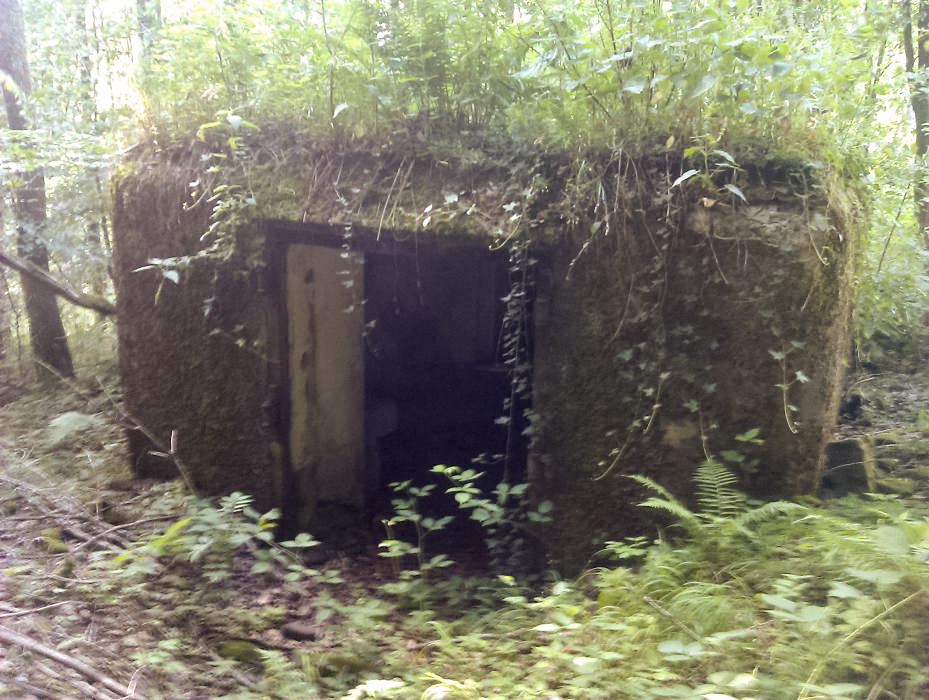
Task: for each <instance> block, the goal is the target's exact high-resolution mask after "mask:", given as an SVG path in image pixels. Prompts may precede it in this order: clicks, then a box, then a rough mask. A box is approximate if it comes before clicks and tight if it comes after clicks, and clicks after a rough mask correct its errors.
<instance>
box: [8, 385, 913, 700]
mask: <svg viewBox="0 0 929 700" xmlns="http://www.w3.org/2000/svg"><path fill="white" fill-rule="evenodd" d="M107 376H112V375H111V374H109V373H108V374H107ZM853 391H854V392H855V393H856V394H857V395H860V396H861V397H862V404H861V407H860V412H856V413H855V415H854V417H853V420H850V421H849V422H847V424H846V425H843V426H841V428H840V430H839V431H838V436H839V437H849V436H862V435H865V436H870V437H871V439H872V440H873V442H874V443H875V445H876V449H877V461H878V477H879V483H881V484H883V486H881V488H889V489H891V490H895V491H897V492H900V493H902V494H903V495H904V496H905V497H907V498H914V499H918V500H923V501H924V500H925V499H926V498H927V497H929V371H927V370H925V369H923V370H921V371H919V372H913V371H908V372H903V371H895V372H890V371H888V372H879V371H862V372H861V373H860V374H859V375H858V376H857V377H856V379H855V382H854V385H853ZM117 397H118V390H117V389H116V388H115V387H114V386H112V384H111V383H108V382H106V381H100V380H98V379H90V380H84V381H80V382H73V383H68V384H62V385H59V386H58V387H56V388H54V389H46V390H43V391H20V392H19V396H18V397H17V398H15V400H10V401H8V402H7V403H6V404H5V405H3V406H0V698H21V699H22V698H38V699H43V698H54V699H62V698H100V699H108V698H123V697H138V698H150V699H154V698H189V699H192V698H209V697H218V696H224V695H226V696H233V695H235V696H236V697H260V695H248V692H249V689H250V688H251V689H255V688H257V686H256V682H257V679H258V678H259V677H260V674H258V673H257V672H255V668H256V667H258V666H260V665H261V663H262V661H264V662H267V659H262V658H261V656H260V655H259V654H258V651H257V650H260V649H265V650H267V649H271V650H278V651H281V652H282V653H283V654H285V655H287V656H288V657H289V656H292V655H293V652H294V651H295V650H300V651H302V652H303V655H304V658H305V659H313V660H314V661H313V663H314V664H315V668H316V672H317V673H319V674H322V675H329V676H331V677H333V678H334V679H335V678H336V677H338V676H345V677H346V678H350V677H351V676H353V675H357V676H358V677H359V678H361V677H364V675H365V674H364V671H365V668H366V667H370V666H371V665H372V664H377V663H380V662H379V660H382V659H383V658H384V657H385V655H388V654H390V655H392V656H393V657H394V659H395V660H396V661H397V663H410V664H415V663H416V662H417V660H418V659H421V658H425V657H427V656H428V644H429V641H428V639H426V638H419V637H417V636H416V635H415V634H408V633H404V632H399V631H396V629H395V631H393V632H390V633H384V634H382V635H381V638H380V639H375V640H372V639H371V638H364V639H362V638H360V637H359V636H357V634H356V633H355V631H354V630H358V629H362V628H363V626H364V625H365V618H367V619H370V620H374V619H379V620H381V619H384V617H385V616H387V619H386V623H387V626H386V627H385V628H384V629H390V619H389V616H390V615H396V614H401V613H398V611H397V608H396V607H393V608H389V609H388V608H386V607H384V606H382V605H381V603H380V602H379V591H380V590H381V589H382V588H383V587H384V586H385V584H389V583H390V582H392V581H396V579H397V572H396V571H395V570H394V568H393V566H392V562H391V561H390V560H387V559H384V558H382V557H380V556H378V550H377V547H376V543H375V544H372V545H371V546H368V547H362V548H355V549H354V550H353V551H352V552H351V553H344V552H339V551H336V550H329V551H327V553H326V556H325V557H319V559H320V561H317V562H315V563H314V564H313V566H315V567H316V571H315V574H314V575H313V576H312V577H310V578H306V577H303V578H301V580H300V582H299V585H295V584H294V583H292V582H289V581H287V580H286V578H285V577H284V576H282V575H276V574H273V573H267V572H262V571H259V572H257V573H255V572H253V571H252V568H253V565H254V563H255V561H256V556H258V554H257V553H256V550H255V549H251V550H248V549H247V548H245V549H243V548H240V549H238V550H237V551H238V552H239V554H238V556H237V557H236V559H235V560H234V561H227V562H225V563H224V562H222V561H219V560H217V559H216V558H215V557H214V558H213V559H210V558H209V556H206V557H204V559H203V560H202V562H201V563H200V565H195V564H191V563H189V562H185V561H180V562H179V563H178V564H177V565H176V566H173V567H170V568H164V567H160V566H159V565H158V563H157V560H158V558H159V555H163V554H166V553H167V554H170V553H171V552H172V551H174V553H175V554H179V555H180V554H183V555H187V556H188V558H189V556H190V555H191V554H192V552H194V551H195V550H196V548H197V546H199V545H201V544H202V545H203V547H204V548H208V547H209V545H210V544H212V543H213V540H211V539H210V538H211V537H212V536H215V533H212V534H211V533H210V532H209V528H210V527H212V526H211V521H210V517H211V516H209V515H208V514H204V513H201V515H200V516H195V520H196V517H200V518H201V519H202V522H201V523H199V525H198V523H196V522H194V523H193V524H192V525H191V524H190V523H189V522H188V528H189V530H188V532H192V533H194V535H197V533H199V535H198V536H199V537H200V540H197V539H196V537H194V539H193V540H190V539H188V540H184V541H181V540H179V539H175V540H171V539H170V537H168V536H166V535H164V533H165V528H166V527H168V526H169V524H170V523H172V522H176V521H177V519H178V518H180V517H182V516H184V515H185V514H186V515H187V516H188V517H189V516H190V511H189V509H187V501H186V500H185V499H186V495H185V494H184V492H183V487H182V486H181V484H179V483H158V482H138V481H133V480H132V479H131V478H130V473H129V469H128V465H127V463H126V457H125V444H124V425H123V424H124V420H123V417H122V416H121V415H120V412H119V409H118V398H117ZM198 526H199V527H200V530H197V527H198ZM253 526H254V524H253ZM243 532H246V533H252V534H253V533H254V529H253V530H249V529H248V528H247V527H246V528H245V530H243ZM140 541H141V542H148V543H149V544H148V545H147V546H145V547H142V548H139V547H138V546H137V545H133V544H132V543H134V542H135V543H138V542H140ZM179 542H180V544H178V543H179ZM172 546H176V549H175V550H172V549H171V547H172ZM233 548H234V543H233ZM127 551H132V552H134V554H133V555H132V556H123V557H122V558H121V559H120V555H119V553H120V552H127ZM309 551H312V550H309ZM114 558H115V559H116V561H117V564H116V565H115V566H114V565H113V564H112V562H113V561H114ZM178 558H179V559H183V557H181V556H178ZM203 562H207V563H209V564H210V566H211V567H212V569H211V568H210V566H207V567H204V566H202V564H203ZM459 573H461V574H463V579H467V577H468V576H469V574H470V573H471V572H470V571H469V570H468V568H467V567H464V568H462V569H461V570H460V571H459ZM211 576H212V577H213V578H214V579H215V580H213V581H210V580H209V577H211ZM205 577H206V578H205ZM334 622H339V623H344V624H333V623H334ZM404 634H406V636H404ZM401 657H402V658H401ZM265 670H267V667H266V668H265ZM378 670H379V671H381V672H382V671H384V669H383V668H381V669H378ZM346 682H347V681H344V680H338V681H336V680H334V681H333V687H342V688H345V687H348V688H351V687H352V686H351V684H350V683H349V684H348V685H345V683H346ZM323 685H325V683H323ZM240 692H241V693H243V694H242V695H236V693H240ZM343 692H344V691H340V692H336V691H335V690H333V694H332V695H329V696H326V697H333V698H334V697H343ZM301 697H303V696H301ZM344 697H366V696H365V695H354V696H348V695H345V696H344Z"/></svg>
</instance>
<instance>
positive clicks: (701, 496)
mask: <svg viewBox="0 0 929 700" xmlns="http://www.w3.org/2000/svg"><path fill="white" fill-rule="evenodd" d="M694 481H695V482H696V484H697V501H698V502H699V503H700V509H701V510H702V511H704V512H705V513H706V514H707V515H710V516H713V517H718V518H735V517H737V516H739V515H740V514H742V513H744V512H745V509H746V504H745V494H743V493H742V492H741V491H739V490H738V489H736V488H734V487H733V485H734V484H735V483H736V482H737V481H738V479H736V476H735V474H733V473H732V472H731V471H730V470H729V469H728V468H727V467H726V466H725V465H724V464H722V463H721V462H717V461H716V460H715V459H713V458H712V457H708V458H707V459H706V461H705V462H704V463H703V464H701V465H700V466H699V467H697V471H696V473H695V474H694Z"/></svg>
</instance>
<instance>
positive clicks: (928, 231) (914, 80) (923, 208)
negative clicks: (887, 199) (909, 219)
mask: <svg viewBox="0 0 929 700" xmlns="http://www.w3.org/2000/svg"><path fill="white" fill-rule="evenodd" d="M916 34H917V37H916V40H915V42H914V40H913V7H912V3H911V2H910V0H904V1H903V51H904V54H905V56H906V72H907V74H908V75H909V76H910V104H911V105H912V107H913V117H914V118H915V120H916V165H917V168H916V182H915V183H914V190H913V195H914V200H915V202H916V221H917V223H918V224H919V232H920V235H921V236H922V240H923V245H924V246H925V247H926V248H929V174H927V172H926V153H927V151H929V2H927V1H926V0H920V2H919V7H918V9H917V11H916Z"/></svg>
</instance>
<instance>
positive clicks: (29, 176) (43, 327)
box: [0, 0, 74, 377]
mask: <svg viewBox="0 0 929 700" xmlns="http://www.w3.org/2000/svg"><path fill="white" fill-rule="evenodd" d="M0 70H3V71H5V72H6V73H7V75H9V76H10V78H12V80H13V83H14V84H15V85H16V87H17V88H18V90H19V94H15V93H14V92H12V91H11V90H7V89H6V88H4V89H3V101H4V104H5V105H6V116H7V124H8V126H9V128H10V129H11V130H15V131H26V130H27V129H28V128H29V124H28V121H27V120H26V116H25V114H24V113H23V110H22V105H21V102H22V100H21V97H22V96H23V95H28V94H29V93H30V92H31V88H32V86H31V83H30V81H29V66H28V63H27V62H26V39H25V29H24V27H23V15H22V8H21V7H20V5H19V0H0ZM19 178H20V180H21V184H19V185H17V186H16V187H14V188H13V216H14V217H15V221H16V249H17V252H18V253H19V256H20V257H22V258H23V259H25V260H28V261H29V262H31V263H33V264H34V265H36V266H37V267H38V268H39V269H41V270H43V271H46V272H47V271H48V249H47V248H46V247H45V242H44V240H45V230H46V221H47V218H46V217H47V213H46V209H45V176H44V175H43V174H42V171H41V170H31V171H28V172H25V173H21V174H20V175H19ZM21 284H22V288H23V296H24V298H25V300H26V314H27V315H28V317H29V329H30V338H31V344H32V352H33V354H34V357H35V360H36V362H37V365H38V366H39V367H41V368H43V369H42V370H40V373H43V374H44V373H46V372H47V371H49V370H51V371H52V372H53V373H57V374H60V375H63V376H66V377H71V376H73V375H74V365H73V364H72V361H71V352H70V351H69V350H68V341H67V338H66V337H65V331H64V326H63V324H62V322H61V313H60V311H59V309H58V301H57V299H56V297H55V295H54V294H53V293H52V292H50V291H49V290H48V289H47V288H46V287H44V286H43V285H40V284H38V283H37V282H36V281H35V280H34V279H32V278H31V277H29V276H28V275H23V276H22V277H21Z"/></svg>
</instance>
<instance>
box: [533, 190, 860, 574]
mask: <svg viewBox="0 0 929 700" xmlns="http://www.w3.org/2000/svg"><path fill="white" fill-rule="evenodd" d="M835 187H838V186H837V185H835ZM754 198H757V199H758V201H759V202H760V203H759V204H753V205H748V206H745V205H743V206H739V207H735V206H728V205H727V206H722V205H720V203H719V202H714V201H706V200H703V201H696V202H693V203H692V204H691V205H690V207H689V208H686V209H685V210H682V211H680V212H679V215H678V217H677V222H678V226H677V227H676V228H674V227H672V226H669V225H668V219H667V216H665V215H662V216H655V217H654V218H648V217H641V218H640V219H639V220H638V222H637V224H636V226H635V227H634V228H632V229H630V231H629V232H628V233H627V235H626V238H625V240H622V239H614V240H608V239H602V238H601V239H599V240H597V241H594V242H593V243H592V244H591V246H590V247H589V249H588V250H587V251H586V252H585V254H584V255H583V256H581V257H580V258H577V257H573V256H572V255H571V254H570V251H568V250H563V252H562V255H561V256H559V257H557V258H556V261H555V264H554V270H553V275H552V277H551V283H550V285H549V288H548V289H546V290H544V291H543V292H541V293H540V301H539V306H540V312H539V316H538V319H537V338H536V358H535V383H534V387H535V394H534V397H535V406H534V408H535V411H536V412H537V414H538V426H537V431H536V436H537V437H536V441H535V447H534V450H533V453H532V461H531V465H530V481H531V482H532V485H533V487H534V490H535V493H536V495H537V498H539V499H542V498H545V499H549V500H551V501H552V502H553V503H554V506H555V508H554V523H553V525H552V526H551V527H550V528H549V529H548V531H546V532H545V535H544V536H545V539H546V542H547V544H548V547H549V551H550V553H551V554H552V555H553V560H554V563H555V564H556V566H557V567H558V568H560V569H562V570H565V571H577V570H579V569H580V568H582V567H583V566H584V565H585V564H586V563H587V562H588V559H589V557H590V556H591V555H592V554H593V553H594V552H595V551H596V549H597V548H598V546H599V545H600V543H602V542H603V541H604V540H606V539H618V538H621V537H623V536H626V535H630V534H635V533H642V532H652V533H654V532H655V529H654V526H655V524H656V523H655V521H654V514H653V512H652V511H648V510H646V509H643V508H640V507H638V505H637V504H638V503H639V502H641V501H642V500H643V499H644V497H645V496H646V494H645V493H643V492H642V490H641V488H639V487H638V486H637V484H636V483H635V482H633V481H632V480H630V479H628V478H627V475H629V474H644V475H647V476H649V477H651V478H653V479H655V480H656V481H657V482H659V483H661V484H663V485H665V486H666V487H668V488H669V489H671V491H672V492H673V493H675V494H676V495H677V496H678V497H679V498H681V499H682V500H684V501H685V502H686V503H688V504H689V505H691V506H693V507H695V506H696V505H697V504H696V503H695V500H694V498H693V482H692V475H693V472H694V470H695V469H696V467H697V466H698V465H699V464H700V463H701V462H703V461H704V460H705V459H706V458H707V457H708V456H712V457H713V458H714V459H717V460H719V461H722V462H724V463H726V464H727V465H728V466H729V467H730V468H731V469H732V470H733V471H734V472H735V473H736V474H738V475H739V477H740V479H741V484H742V487H743V488H744V489H745V490H747V491H748V492H749V493H750V494H751V495H753V496H756V497H759V498H763V499H776V498H789V497H793V496H799V495H802V494H813V493H816V492H817V491H818V488H819V482H820V477H821V472H822V459H823V449H824V446H825V444H826V442H827V441H828V440H829V439H830V437H831V434H832V430H833V428H834V426H835V422H836V419H837V408H838V400H839V395H840V391H841V387H842V378H843V376H844V372H845V360H846V357H847V355H848V348H849V347H850V345H849V343H850V304H851V301H850V280H851V278H850V274H849V273H850V270H851V266H852V265H853V263H854V258H855V243H856V241H857V237H858V231H857V228H856V224H855V219H856V216H857V215H858V212H857V211H855V210H854V205H853V200H852V199H851V198H849V197H848V196H846V195H845V194H844V193H843V196H842V197H841V199H837V198H833V199H826V198H820V199H819V201H818V202H815V203H814V202H811V201H810V199H806V200H803V199H801V198H794V199H793V200H790V199H788V200H787V201H783V199H784V198H783V196H780V197H778V196H776V195H775V193H774V192H772V191H768V192H767V196H765V190H764V189H756V190H755V191H754V197H753V200H754ZM839 201H841V202H842V203H843V204H842V205H841V206H840V205H838V204H836V202H839ZM756 432H757V435H756ZM739 437H741V441H740V440H739ZM750 437H752V438H754V439H749V438H750ZM760 440H763V444H760V443H759V441H760Z"/></svg>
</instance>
